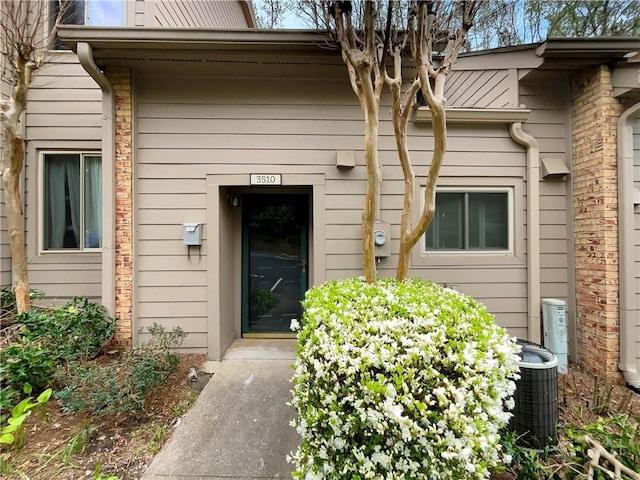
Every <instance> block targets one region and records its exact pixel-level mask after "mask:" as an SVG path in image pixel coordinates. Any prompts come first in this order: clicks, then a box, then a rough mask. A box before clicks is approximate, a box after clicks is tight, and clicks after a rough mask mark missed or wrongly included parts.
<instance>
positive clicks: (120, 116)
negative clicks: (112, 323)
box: [106, 67, 133, 348]
mask: <svg viewBox="0 0 640 480" xmlns="http://www.w3.org/2000/svg"><path fill="white" fill-rule="evenodd" d="M106 75H107V77H108V79H109V81H110V82H111V85H112V86H113V93H114V97H115V162H116V164H115V175H116V218H115V229H116V264H115V277H116V278H115V317H116V334H115V337H114V339H113V342H112V343H113V344H114V345H115V346H117V347H121V348H125V347H126V348H130V347H131V346H132V330H131V329H132V320H133V315H132V301H133V263H132V261H133V248H132V242H133V187H132V185H133V175H132V172H133V168H132V164H133V163H132V153H131V145H132V141H131V139H132V131H131V125H132V111H131V104H132V103H131V71H130V70H129V69H128V68H121V67H111V68H109V69H108V71H107V72H106Z"/></svg>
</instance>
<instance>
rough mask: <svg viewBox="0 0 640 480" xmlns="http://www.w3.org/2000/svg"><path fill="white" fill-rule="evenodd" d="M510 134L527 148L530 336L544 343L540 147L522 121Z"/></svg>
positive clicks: (532, 339) (528, 314)
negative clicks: (525, 130)
mask: <svg viewBox="0 0 640 480" xmlns="http://www.w3.org/2000/svg"><path fill="white" fill-rule="evenodd" d="M509 135H510V136H511V138H512V139H513V140H514V141H515V142H516V143H519V144H520V145H523V146H524V147H525V148H526V149H527V333H528V337H529V340H530V341H532V342H534V343H538V344H540V342H541V333H540V330H541V324H540V301H541V300H540V183H539V179H540V148H539V147H538V141H537V140H536V139H535V138H533V137H532V136H531V135H529V134H527V133H525V132H524V131H523V130H522V123H521V122H514V123H512V124H511V125H510V126H509Z"/></svg>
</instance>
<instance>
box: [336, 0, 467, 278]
mask: <svg viewBox="0 0 640 480" xmlns="http://www.w3.org/2000/svg"><path fill="white" fill-rule="evenodd" d="M401 3H402V4H404V5H406V6H407V8H408V13H407V15H406V16H403V15H398V14H397V13H394V5H395V4H396V2H393V1H389V2H388V4H387V5H385V6H384V8H382V4H381V3H380V2H378V1H375V2H374V1H364V2H345V1H332V2H327V3H326V6H327V11H328V14H329V15H328V17H329V18H330V19H332V21H333V23H332V24H331V26H330V27H331V31H332V33H333V34H334V36H335V40H336V42H337V43H338V45H339V46H340V49H341V52H342V58H343V60H344V62H345V63H346V65H347V71H348V73H349V79H350V81H351V87H352V89H353V91H354V92H355V94H356V96H357V97H358V100H359V102H360V105H361V107H362V110H363V112H364V121H365V135H364V138H365V150H364V152H365V163H366V168H367V193H366V200H365V206H364V210H363V213H362V254H363V270H364V277H365V280H366V281H367V282H369V283H375V281H376V260H375V247H374V243H373V233H374V225H375V220H376V216H377V214H378V205H379V197H380V183H381V181H382V178H381V173H380V164H379V159H378V127H379V111H380V97H381V94H382V90H383V87H384V85H385V84H386V85H388V86H389V88H390V90H391V94H392V101H393V104H392V122H393V128H394V134H395V138H396V147H397V150H398V157H399V160H400V165H401V167H402V171H403V175H404V182H405V190H404V201H403V208H402V216H401V220H400V250H399V252H398V253H399V257H398V258H399V261H398V269H397V273H396V276H397V278H398V279H399V280H401V279H403V278H406V277H407V275H408V271H409V263H410V258H411V250H412V248H413V247H414V246H415V244H416V243H417V242H418V240H419V239H420V238H421V237H422V235H423V234H424V232H425V231H426V229H427V228H428V226H429V224H430V222H431V220H432V219H433V215H434V212H435V195H436V184H437V181H438V175H439V173H440V167H441V166H442V162H443V159H444V154H445V152H446V148H447V128H446V109H445V107H446V100H445V97H444V86H445V80H446V77H447V75H448V74H449V72H450V71H451V66H452V65H453V64H454V63H455V61H456V59H457V57H458V54H459V53H460V50H461V49H462V47H463V46H464V44H465V40H466V37H467V33H468V31H469V29H470V28H471V26H472V24H473V19H474V16H475V14H476V12H477V10H478V7H479V3H480V2H477V1H457V2H453V1H451V2H442V1H412V2H401ZM383 10H384V13H385V14H386V15H385V16H386V22H384V23H381V18H380V17H381V12H382V11H383ZM456 16H459V17H460V18H461V22H460V25H459V26H457V27H456V25H455V23H456V22H455V21H454V20H453V19H454V17H456ZM354 18H355V20H354ZM402 18H406V19H407V23H406V25H402V24H400V23H401V22H398V19H402ZM356 24H357V25H358V26H359V28H355V27H354V25H356ZM445 24H446V25H447V27H448V29H447V30H446V31H445V30H443V28H442V27H443V25H445ZM437 43H438V44H439V45H442V44H444V52H441V53H442V55H439V56H437V57H434V50H435V49H436V48H437V45H436V44H437ZM441 50H442V49H441ZM407 51H408V52H409V54H410V56H411V59H412V61H413V64H414V66H415V70H414V77H413V78H412V79H411V82H410V86H409V89H408V91H407V92H406V93H405V94H404V96H403V93H402V88H403V86H404V81H403V78H402V61H403V56H405V55H406V54H407ZM388 58H390V61H389V62H387V59H388ZM387 63H390V67H389V68H391V70H392V73H391V74H390V73H389V72H388V71H387V67H388V65H387ZM418 90H421V91H422V94H423V96H424V98H425V99H426V102H427V105H428V107H429V110H430V111H431V117H432V124H433V135H434V150H433V154H432V158H431V164H430V167H429V174H428V177H427V184H426V189H425V195H424V204H423V208H422V211H421V214H420V217H419V219H418V221H417V223H416V225H413V221H412V220H413V202H412V201H413V194H414V191H415V173H414V171H413V167H412V164H411V158H410V154H409V147H408V144H407V125H408V121H409V113H410V110H411V107H412V106H413V104H414V100H415V95H416V93H417V91H418Z"/></svg>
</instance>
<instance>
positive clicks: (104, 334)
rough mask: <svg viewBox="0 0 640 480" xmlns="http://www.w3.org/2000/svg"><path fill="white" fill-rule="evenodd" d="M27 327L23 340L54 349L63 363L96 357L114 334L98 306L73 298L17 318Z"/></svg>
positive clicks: (82, 299) (103, 312) (105, 312)
mask: <svg viewBox="0 0 640 480" xmlns="http://www.w3.org/2000/svg"><path fill="white" fill-rule="evenodd" d="M18 322H19V323H21V324H23V325H24V326H25V327H26V330H25V331H24V332H23V334H22V337H23V338H24V339H27V340H31V341H35V340H38V341H40V342H43V343H45V344H47V345H48V346H51V347H52V348H53V349H55V351H56V353H57V356H58V357H60V358H62V359H64V360H74V359H76V358H92V357H95V356H96V355H97V354H98V353H99V352H100V349H101V348H102V347H103V346H104V345H105V344H106V343H107V342H108V341H109V340H111V337H113V334H114V333H115V329H116V325H115V321H114V320H113V319H112V318H109V317H108V316H107V311H106V309H105V308H104V307H103V306H102V305H100V304H99V303H95V302H91V301H89V300H88V299H86V298H84V297H76V298H74V299H73V300H71V301H70V302H68V303H67V304H65V305H64V306H62V307H52V308H48V309H46V310H35V309H34V310H31V311H29V312H26V313H22V314H20V315H18Z"/></svg>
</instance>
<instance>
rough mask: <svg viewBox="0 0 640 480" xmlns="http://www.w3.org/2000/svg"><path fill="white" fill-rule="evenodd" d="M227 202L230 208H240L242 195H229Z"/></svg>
mask: <svg viewBox="0 0 640 480" xmlns="http://www.w3.org/2000/svg"><path fill="white" fill-rule="evenodd" d="M227 202H229V206H230V207H239V206H240V195H238V194H236V193H234V194H232V195H227Z"/></svg>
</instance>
